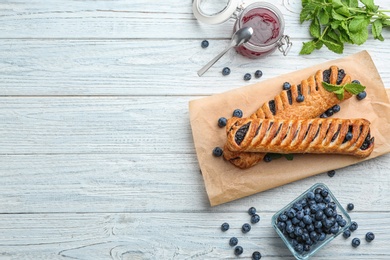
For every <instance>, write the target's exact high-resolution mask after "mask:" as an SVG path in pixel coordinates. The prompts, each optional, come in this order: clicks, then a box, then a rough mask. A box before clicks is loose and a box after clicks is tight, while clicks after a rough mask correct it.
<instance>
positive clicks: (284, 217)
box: [279, 214, 288, 222]
mask: <svg viewBox="0 0 390 260" xmlns="http://www.w3.org/2000/svg"><path fill="white" fill-rule="evenodd" d="M287 219H288V217H287V215H286V214H280V215H279V221H282V222H285V221H287Z"/></svg>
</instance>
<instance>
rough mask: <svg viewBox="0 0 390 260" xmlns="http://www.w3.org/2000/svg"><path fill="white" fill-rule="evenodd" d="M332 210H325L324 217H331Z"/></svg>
mask: <svg viewBox="0 0 390 260" xmlns="http://www.w3.org/2000/svg"><path fill="white" fill-rule="evenodd" d="M333 212H334V211H333V209H332V208H326V209H325V210H324V213H325V215H326V216H327V217H331V216H333Z"/></svg>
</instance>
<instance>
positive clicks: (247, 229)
mask: <svg viewBox="0 0 390 260" xmlns="http://www.w3.org/2000/svg"><path fill="white" fill-rule="evenodd" d="M250 230H251V225H249V224H248V223H245V224H244V225H242V227H241V231H242V233H248V232H249V231H250Z"/></svg>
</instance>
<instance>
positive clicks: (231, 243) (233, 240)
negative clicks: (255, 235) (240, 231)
mask: <svg viewBox="0 0 390 260" xmlns="http://www.w3.org/2000/svg"><path fill="white" fill-rule="evenodd" d="M237 244H238V239H237V238H236V237H232V238H230V240H229V245H230V246H236V245H237Z"/></svg>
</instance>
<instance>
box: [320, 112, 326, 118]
mask: <svg viewBox="0 0 390 260" xmlns="http://www.w3.org/2000/svg"><path fill="white" fill-rule="evenodd" d="M327 117H328V116H327V115H326V113H323V114H321V115H320V118H327Z"/></svg>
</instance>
